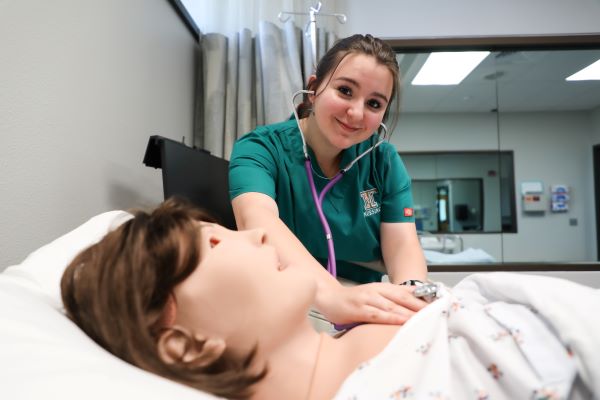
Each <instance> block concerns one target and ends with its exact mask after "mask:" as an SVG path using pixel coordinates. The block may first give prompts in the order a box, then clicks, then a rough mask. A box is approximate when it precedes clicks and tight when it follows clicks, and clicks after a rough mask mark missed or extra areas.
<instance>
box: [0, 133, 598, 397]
mask: <svg viewBox="0 0 600 400" xmlns="http://www.w3.org/2000/svg"><path fill="white" fill-rule="evenodd" d="M152 146H155V148H154V150H152V151H155V152H156V151H158V152H157V153H154V157H158V158H160V162H161V164H160V165H161V167H163V168H164V166H165V165H167V164H163V162H166V163H168V162H169V158H170V156H169V154H172V153H171V152H170V151H169V150H170V149H173V148H175V151H176V153H175V154H178V153H177V150H179V151H180V152H181V153H188V154H189V155H190V158H191V160H189V159H188V162H191V163H192V164H193V165H199V166H200V167H197V168H200V169H199V170H194V169H190V168H189V167H187V166H185V165H184V166H183V167H182V166H181V165H180V166H179V167H178V168H183V169H182V171H184V172H185V174H186V176H188V177H189V176H198V177H199V178H198V180H199V181H200V182H199V183H198V185H199V187H200V188H205V189H202V190H205V191H206V190H208V192H204V193H208V194H209V195H211V196H212V195H213V194H214V193H212V191H220V193H217V194H215V197H214V199H219V198H220V200H216V201H217V203H212V206H211V203H208V202H203V199H202V198H199V199H198V200H197V201H200V202H202V204H201V205H204V206H205V207H209V211H211V212H218V210H219V209H221V210H223V209H224V210H225V212H224V213H222V214H220V215H221V217H222V218H223V220H226V218H227V214H226V212H227V210H230V206H229V202H228V200H227V196H226V194H227V193H226V184H225V185H224V184H223V181H222V179H220V180H219V181H218V182H215V181H214V179H213V178H214V177H217V176H219V175H218V173H214V170H213V169H212V167H210V165H211V164H210V163H211V162H215V163H216V164H215V165H218V166H219V167H218V168H221V175H220V176H221V178H222V177H223V171H226V168H223V167H224V166H225V167H226V164H224V163H223V162H220V161H218V160H217V161H215V160H214V159H212V156H210V155H208V154H207V153H204V152H199V151H197V150H194V149H189V148H187V147H186V146H185V145H182V144H179V143H177V142H172V141H169V140H158V141H157V142H156V143H154V144H153V145H152ZM182 146H183V147H182ZM157 149H158V150H157ZM152 151H151V152H152ZM190 151H191V152H190ZM192 152H193V153H192ZM149 157H150V158H149V159H148V160H147V161H148V162H149V163H152V161H150V160H151V156H149ZM196 157H199V158H201V159H203V160H201V161H198V160H195V158H196ZM165 160H166V161H165ZM182 160H185V158H182ZM157 162H158V161H156V159H155V160H154V163H155V164H154V165H156V163H157ZM203 162H204V163H203ZM194 168H196V167H194ZM202 168H205V169H204V170H203V169H202ZM169 171H170V168H169V167H167V171H165V170H164V169H163V178H164V179H165V182H169V181H170V178H171V177H170V176H169V174H168V172H169ZM198 171H201V172H202V171H203V173H198ZM208 172H210V173H208ZM165 173H166V174H167V175H165ZM206 188H209V189H206ZM167 189H168V190H167ZM171 190H173V191H174V192H177V191H178V189H177V188H176V186H174V189H171V188H165V196H168V195H170V194H171V193H172V192H171ZM182 191H183V192H186V193H187V189H186V188H183V189H182ZM199 193H202V192H199ZM189 195H190V196H192V197H193V196H194V192H191V193H190V194H189ZM219 201H220V202H222V203H218V202H219ZM210 207H214V209H211V208H210ZM229 212H230V211H229ZM128 217H129V214H127V213H126V212H124V211H112V212H107V213H103V214H100V215H97V216H95V217H93V218H91V219H90V220H89V221H87V222H85V223H83V224H82V225H81V226H79V227H77V228H76V229H74V230H73V231H71V232H68V233H66V234H65V235H63V236H61V237H59V238H57V239H56V240H54V241H52V242H51V243H48V244H47V245H45V246H43V247H41V248H39V249H37V250H35V251H33V252H32V253H31V254H30V255H29V256H28V257H27V258H26V259H25V260H24V261H23V262H21V263H20V264H18V265H14V266H9V267H8V268H6V269H5V270H4V271H3V272H2V273H0V395H1V398H6V399H17V400H18V399H46V398H51V399H54V398H57V399H58V398H60V399H64V400H75V399H77V400H79V399H82V398H84V399H92V400H93V399H99V400H100V399H102V400H105V399H107V398H143V399H145V400H154V399H164V398H177V399H183V400H188V399H189V400H215V399H216V397H214V396H212V395H209V394H206V393H202V392H199V391H197V390H192V389H190V388H188V387H186V386H183V385H180V384H177V383H174V382H172V381H169V380H166V379H163V378H161V377H158V376H156V375H153V374H150V373H147V372H145V371H142V370H140V369H138V368H136V367H133V366H131V365H129V364H127V363H125V362H123V361H121V360H120V359H118V358H116V357H114V356H113V355H111V354H109V353H108V352H107V351H105V350H104V349H102V348H101V347H100V346H98V345H97V344H96V343H95V342H93V341H92V340H91V339H90V338H89V337H87V336H86V335H85V334H84V333H83V332H82V331H81V330H80V329H79V328H78V327H77V326H76V325H74V324H73V323H72V322H71V321H70V320H69V319H68V318H67V317H66V316H65V314H64V312H63V307H62V302H61V297H60V285H59V283H60V279H61V276H62V273H63V271H64V269H65V268H66V266H67V264H68V263H69V262H70V261H71V260H72V259H73V257H74V256H75V255H76V254H77V253H78V252H79V251H81V250H82V249H84V248H86V247H87V246H89V245H91V244H93V243H96V242H97V241H98V240H100V239H101V238H102V237H103V235H105V234H106V233H107V232H108V231H109V230H110V229H112V228H114V227H115V226H117V225H118V224H119V223H121V222H123V221H124V220H125V219H127V218H128ZM229 217H230V218H231V217H232V215H231V214H230V215H229ZM230 221H231V220H230ZM434 267H435V266H434ZM434 267H431V268H430V271H432V272H431V274H430V277H431V278H432V279H433V280H441V281H444V282H446V283H447V284H454V283H455V281H456V280H458V279H455V278H456V277H458V276H460V277H462V276H464V275H465V274H467V273H469V272H472V271H471V270H469V269H468V268H464V269H463V270H462V271H458V270H447V271H446V270H444V268H449V267H447V266H438V267H435V268H437V269H435V268H434ZM455 267H456V266H455ZM455 267H453V268H455ZM592 268H593V266H590V268H589V269H588V270H583V271H581V270H580V271H568V268H565V270H564V271H559V270H555V271H552V272H550V274H552V275H558V276H561V277H565V278H568V279H572V280H575V281H579V282H581V283H586V284H588V285H591V286H594V287H600V271H598V270H593V269H592ZM534 273H545V272H544V271H534ZM344 284H352V282H344ZM319 318H320V316H319V315H318V314H315V315H314V319H315V324H316V325H318V324H319V323H320V322H322V326H321V328H322V330H327V329H328V326H327V324H326V322H325V321H317V319H319Z"/></svg>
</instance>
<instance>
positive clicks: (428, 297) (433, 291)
mask: <svg viewBox="0 0 600 400" xmlns="http://www.w3.org/2000/svg"><path fill="white" fill-rule="evenodd" d="M399 285H404V286H415V290H414V291H413V295H414V296H415V297H418V298H420V299H422V300H425V301H426V302H428V303H431V302H432V301H433V300H435V299H436V297H437V292H438V289H439V288H438V286H437V285H436V284H435V283H431V282H427V283H425V282H423V281H420V280H418V279H409V280H406V281H404V282H402V283H399Z"/></svg>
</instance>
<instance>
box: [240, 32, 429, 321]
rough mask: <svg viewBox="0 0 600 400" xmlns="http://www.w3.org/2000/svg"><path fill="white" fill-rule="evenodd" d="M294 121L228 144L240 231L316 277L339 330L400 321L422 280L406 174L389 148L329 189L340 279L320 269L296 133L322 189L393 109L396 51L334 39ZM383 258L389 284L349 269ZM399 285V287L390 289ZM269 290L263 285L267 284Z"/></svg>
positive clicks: (371, 42)
mask: <svg viewBox="0 0 600 400" xmlns="http://www.w3.org/2000/svg"><path fill="white" fill-rule="evenodd" d="M307 90H309V91H311V93H308V94H305V95H304V97H303V100H302V103H301V104H300V105H299V106H298V108H297V112H298V116H299V120H298V121H296V119H294V118H292V119H290V120H288V121H284V122H281V123H278V124H274V125H269V126H262V127H258V128H256V129H255V130H254V131H252V132H250V133H248V134H246V135H244V136H243V137H242V138H240V139H239V140H238V141H237V142H236V144H235V145H234V148H233V152H232V155H231V161H230V172H229V185H230V197H231V199H232V205H233V210H234V213H235V218H236V223H237V226H238V229H252V228H257V227H260V228H263V229H265V230H266V231H267V232H268V233H269V235H268V237H269V240H270V242H271V244H272V245H274V246H275V247H276V248H277V249H278V252H279V254H281V255H282V257H285V260H283V261H284V262H286V263H294V264H298V265H301V266H302V267H303V268H309V269H312V270H313V272H314V274H315V275H316V276H317V277H318V279H317V281H318V291H317V296H316V300H315V303H316V304H314V306H315V308H317V309H318V310H319V311H320V312H321V313H322V314H323V315H324V316H325V317H326V318H327V319H329V320H330V321H332V322H335V323H338V324H345V323H352V322H371V323H390V324H401V323H404V322H405V321H406V320H407V319H408V318H409V317H410V316H411V315H412V314H413V313H414V312H416V311H418V309H420V308H421V307H422V306H423V305H424V304H425V303H424V302H422V303H420V304H415V302H414V297H413V296H412V295H411V291H412V288H410V286H411V284H414V283H415V281H424V280H426V278H427V267H426V264H425V259H424V256H423V252H422V250H421V247H420V245H419V241H418V238H417V234H416V228H415V223H414V217H413V203H412V193H411V183H410V177H409V176H408V174H407V171H406V169H405V167H404V165H403V163H402V161H401V159H400V157H399V155H398V153H397V150H396V149H395V148H394V146H392V145H391V144H389V143H387V142H385V143H383V144H381V145H380V146H378V147H376V148H375V149H374V150H373V151H372V152H370V153H369V154H368V155H367V156H365V157H363V158H361V159H360V160H359V161H358V162H357V163H356V164H355V165H354V166H352V168H350V170H349V171H348V172H346V173H345V174H344V176H343V177H342V179H341V180H340V181H339V182H338V183H337V184H336V185H335V186H333V188H332V189H331V191H329V192H328V193H327V195H326V196H325V200H324V202H323V211H324V214H325V216H326V218H327V220H328V222H329V225H330V227H331V231H332V235H333V239H334V245H335V252H336V260H337V264H338V275H339V276H340V277H343V278H349V279H351V280H355V281H358V282H372V283H366V284H361V285H357V286H350V287H348V286H343V285H341V284H340V283H339V282H338V281H337V280H336V279H334V278H333V277H332V276H331V275H330V274H328V272H327V270H326V269H324V268H323V265H324V264H326V261H327V254H328V253H327V247H326V240H325V235H324V233H323V227H322V226H321V223H320V221H319V217H318V215H317V212H316V208H315V205H314V203H313V199H312V194H311V189H310V187H309V183H308V178H307V172H306V170H305V167H304V160H305V158H304V153H303V151H302V138H301V136H300V129H301V130H302V132H303V133H304V136H305V140H306V143H307V145H308V154H309V156H310V158H311V163H312V165H311V167H312V174H313V179H314V181H315V185H316V187H317V190H318V191H319V192H320V191H321V190H322V189H323V187H324V186H325V185H326V184H327V182H328V181H329V179H331V178H332V177H333V176H334V175H336V174H337V173H338V171H340V169H341V168H343V167H345V166H346V165H347V164H348V163H350V162H351V161H352V160H354V159H355V158H356V157H357V156H358V155H359V154H361V153H362V152H364V151H365V150H367V149H368V148H370V147H371V146H373V145H374V144H375V143H376V142H377V140H378V135H377V132H379V131H380V129H381V128H380V126H381V123H382V122H385V121H386V120H387V119H388V117H389V115H390V104H392V100H395V101H394V102H393V103H395V105H396V115H397V111H398V104H399V101H398V97H399V67H398V63H397V61H396V58H395V53H394V51H393V50H392V49H391V48H390V47H389V46H388V45H387V44H385V43H384V42H382V41H381V40H380V39H377V38H374V37H372V36H371V35H366V36H363V35H354V36H351V37H348V38H346V39H342V40H341V41H339V42H337V43H336V45H335V46H334V47H333V48H332V49H331V50H330V51H329V52H327V54H325V55H324V56H323V58H322V59H321V61H320V62H319V65H318V66H317V70H316V74H315V75H313V76H311V77H310V79H309V82H308V85H307ZM377 261H383V264H384V265H385V268H386V272H387V273H388V274H389V276H390V278H391V281H392V284H389V283H381V282H375V281H377V280H379V278H380V276H381V274H378V273H376V272H374V271H373V270H371V269H367V268H364V267H361V266H358V265H356V264H354V263H370V262H377ZM394 283H395V284H398V283H405V285H394ZM265 290H269V288H265Z"/></svg>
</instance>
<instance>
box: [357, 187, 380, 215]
mask: <svg viewBox="0 0 600 400" xmlns="http://www.w3.org/2000/svg"><path fill="white" fill-rule="evenodd" d="M375 193H377V189H369V190H365V191H364V192H360V198H361V199H362V200H363V203H364V206H365V208H364V214H365V217H368V216H370V215H374V214H377V213H378V212H380V211H381V207H379V203H377V201H375Z"/></svg>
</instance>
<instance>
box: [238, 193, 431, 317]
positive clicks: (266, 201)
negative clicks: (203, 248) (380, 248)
mask: <svg viewBox="0 0 600 400" xmlns="http://www.w3.org/2000/svg"><path fill="white" fill-rule="evenodd" d="M232 205H233V210H234V214H235V219H236V223H237V226H238V229H240V230H241V229H251V228H262V229H265V230H266V232H267V240H268V241H269V242H270V244H272V245H273V246H275V248H276V249H277V250H278V253H279V257H280V258H281V260H282V262H283V263H288V264H294V265H300V266H302V267H304V268H310V269H311V271H313V273H314V275H315V277H316V280H317V284H318V290H317V296H316V299H315V307H316V308H317V309H318V310H319V311H320V312H321V313H322V314H323V315H324V316H325V318H327V319H328V320H330V321H332V322H335V323H350V322H372V323H383V324H402V323H404V322H405V321H406V320H407V319H408V318H409V317H410V316H411V315H412V314H413V313H414V311H418V310H420V309H421V308H422V307H424V306H425V305H426V303H425V302H423V301H421V300H418V299H416V298H415V297H414V296H412V294H411V292H410V290H407V289H406V288H404V287H399V286H397V285H391V284H385V283H371V284H366V285H358V286H352V287H344V286H342V285H341V284H340V283H339V282H338V281H337V280H336V279H334V278H333V277H332V276H331V275H329V273H328V272H327V271H326V270H325V269H324V268H323V267H322V266H321V264H319V263H318V262H317V260H315V258H314V257H313V256H312V255H311V254H310V253H309V252H308V250H306V248H305V247H304V246H303V245H302V243H301V242H300V241H299V240H298V238H296V236H295V235H294V234H293V233H292V232H291V231H290V230H289V228H288V227H287V226H286V225H285V224H284V223H283V221H281V219H280V218H279V211H278V208H277V203H275V201H274V200H273V199H272V198H271V197H269V196H267V195H265V194H262V193H245V194H242V195H240V196H238V197H236V198H235V199H234V200H233V202H232Z"/></svg>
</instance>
